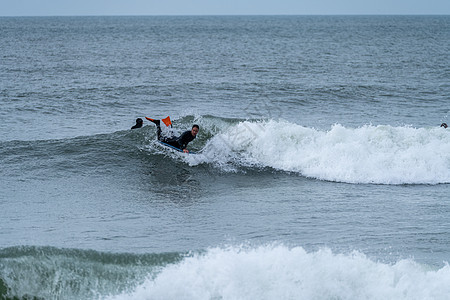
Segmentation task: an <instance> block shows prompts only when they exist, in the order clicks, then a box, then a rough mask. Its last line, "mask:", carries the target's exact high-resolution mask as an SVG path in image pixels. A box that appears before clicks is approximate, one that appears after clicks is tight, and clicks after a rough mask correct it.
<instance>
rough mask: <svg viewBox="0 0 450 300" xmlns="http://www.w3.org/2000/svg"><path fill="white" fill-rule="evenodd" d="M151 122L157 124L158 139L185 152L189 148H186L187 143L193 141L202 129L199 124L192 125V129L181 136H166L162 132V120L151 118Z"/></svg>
mask: <svg viewBox="0 0 450 300" xmlns="http://www.w3.org/2000/svg"><path fill="white" fill-rule="evenodd" d="M147 120H150V119H149V118H147ZM150 121H151V122H153V123H155V125H156V130H157V131H156V133H157V135H158V140H159V141H161V142H163V143H166V144H169V145H171V146H174V147H176V148H178V149H181V150H183V152H184V153H188V152H189V150H187V149H186V147H187V144H189V143H190V142H192V141H193V140H194V139H195V137H196V136H197V133H198V131H199V129H200V127H199V126H198V125H197V124H194V125H192V129H191V130H186V131H185V132H183V133H182V134H181V135H180V136H179V137H176V136H170V137H165V136H163V135H162V134H161V126H160V123H161V121H160V120H153V119H152V120H150Z"/></svg>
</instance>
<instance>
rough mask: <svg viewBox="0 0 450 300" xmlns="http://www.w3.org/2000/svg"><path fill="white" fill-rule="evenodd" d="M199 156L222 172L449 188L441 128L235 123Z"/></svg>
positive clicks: (449, 147)
mask: <svg viewBox="0 0 450 300" xmlns="http://www.w3.org/2000/svg"><path fill="white" fill-rule="evenodd" d="M202 154H203V156H201V157H195V158H189V159H187V160H186V161H187V162H188V163H190V164H191V165H196V164H201V163H208V164H213V165H216V166H218V167H220V168H221V169H223V170H236V166H238V167H239V166H241V167H243V166H244V167H252V168H254V167H257V168H267V167H269V168H273V169H276V170H281V171H287V172H294V173H298V174H301V175H303V176H306V177H310V178H316V179H320V180H328V181H336V182H346V183H374V184H439V183H450V132H448V130H445V129H443V128H439V127H436V128H412V127H407V126H403V127H394V126H390V125H379V126H372V125H365V126H362V127H359V128H346V127H344V126H342V125H339V124H336V125H334V126H332V127H331V129H329V130H319V129H315V128H308V127H304V126H301V125H297V124H293V123H290V122H287V121H274V120H267V121H239V122H238V123H237V124H233V125H230V124H228V126H227V127H226V128H224V129H223V130H222V131H221V132H220V133H217V134H216V135H214V136H212V137H211V139H209V140H208V141H207V142H206V144H205V146H204V148H203V150H202Z"/></svg>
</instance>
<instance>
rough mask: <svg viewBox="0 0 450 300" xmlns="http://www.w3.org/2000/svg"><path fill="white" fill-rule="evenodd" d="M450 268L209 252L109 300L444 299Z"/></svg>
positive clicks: (288, 251) (270, 250) (325, 254)
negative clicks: (433, 268)
mask: <svg viewBox="0 0 450 300" xmlns="http://www.w3.org/2000/svg"><path fill="white" fill-rule="evenodd" d="M449 282H450V267H449V266H448V265H447V264H446V265H445V266H444V267H442V268H441V269H435V270H432V269H431V268H430V267H427V266H423V265H419V264H417V263H415V262H414V261H412V260H401V261H399V262H397V263H396V264H392V265H390V264H385V263H380V262H374V261H372V260H370V259H368V258H367V257H365V256H364V255H363V254H361V253H358V252H354V253H351V254H349V255H343V254H333V253H332V252H331V251H330V250H327V249H324V250H320V251H317V252H312V253H308V252H306V251H305V250H304V249H303V248H301V247H294V248H288V247H286V246H283V245H278V246H260V247H257V248H242V247H229V248H225V249H224V248H213V249H209V250H208V251H207V252H206V253H204V254H200V255H194V256H192V257H188V258H185V259H184V260H183V261H181V262H180V263H177V264H173V265H169V266H166V267H165V268H164V269H163V270H162V271H161V273H159V274H158V275H157V276H156V277H155V278H149V279H147V280H146V281H145V282H144V283H143V284H141V285H139V286H138V287H137V288H136V289H135V290H134V291H132V292H130V293H124V294H121V295H118V296H113V297H111V298H109V299H116V300H119V299H135V300H139V299H305V300H308V299H357V300H361V299H448V296H449V295H450V284H449Z"/></svg>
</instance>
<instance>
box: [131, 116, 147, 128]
mask: <svg viewBox="0 0 450 300" xmlns="http://www.w3.org/2000/svg"><path fill="white" fill-rule="evenodd" d="M143 123H144V121H142V119H141V118H137V119H136V125H134V126H133V127H131V129H136V128H141V127H142V124H143Z"/></svg>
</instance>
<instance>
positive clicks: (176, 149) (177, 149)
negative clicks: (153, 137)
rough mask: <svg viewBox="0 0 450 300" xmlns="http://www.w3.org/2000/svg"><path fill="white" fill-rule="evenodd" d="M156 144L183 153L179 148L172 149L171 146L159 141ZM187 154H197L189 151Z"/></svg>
mask: <svg viewBox="0 0 450 300" xmlns="http://www.w3.org/2000/svg"><path fill="white" fill-rule="evenodd" d="M158 143H160V144H161V145H163V146H165V147H169V148H171V149H173V150H175V151H178V152H181V153H184V152H183V150H182V149H180V148H177V147H174V146H172V145H169V144H167V143H164V142H161V141H158ZM188 154H197V153H196V152H194V151H189V152H188Z"/></svg>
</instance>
